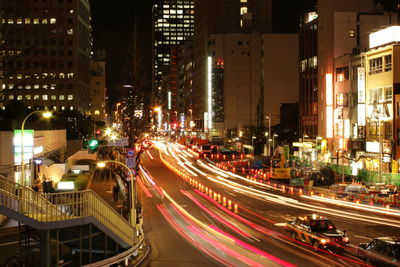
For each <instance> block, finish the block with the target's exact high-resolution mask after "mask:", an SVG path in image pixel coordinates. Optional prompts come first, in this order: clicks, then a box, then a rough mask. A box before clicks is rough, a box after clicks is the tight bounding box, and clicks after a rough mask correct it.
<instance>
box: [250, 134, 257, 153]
mask: <svg viewBox="0 0 400 267" xmlns="http://www.w3.org/2000/svg"><path fill="white" fill-rule="evenodd" d="M256 138H257V137H255V136H252V137H251V147H252V148H253V154H254V139H256Z"/></svg>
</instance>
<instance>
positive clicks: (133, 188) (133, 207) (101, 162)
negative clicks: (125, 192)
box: [96, 160, 136, 238]
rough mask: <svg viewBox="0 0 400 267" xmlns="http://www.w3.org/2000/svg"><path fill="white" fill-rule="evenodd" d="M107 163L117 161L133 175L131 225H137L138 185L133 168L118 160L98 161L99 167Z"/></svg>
mask: <svg viewBox="0 0 400 267" xmlns="http://www.w3.org/2000/svg"><path fill="white" fill-rule="evenodd" d="M106 163H117V164H119V165H121V166H122V167H124V168H125V169H127V170H128V173H129V176H130V177H131V218H130V220H131V225H133V226H136V212H135V206H136V185H135V181H136V178H135V175H134V174H133V172H132V170H131V169H130V168H129V167H128V166H126V165H125V164H124V163H122V162H120V161H117V160H104V161H99V162H97V164H96V165H97V167H99V168H104V167H105V166H106ZM134 238H136V232H135V237H134Z"/></svg>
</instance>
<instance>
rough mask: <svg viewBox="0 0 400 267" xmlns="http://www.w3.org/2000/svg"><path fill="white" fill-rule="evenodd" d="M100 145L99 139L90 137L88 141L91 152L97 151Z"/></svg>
mask: <svg viewBox="0 0 400 267" xmlns="http://www.w3.org/2000/svg"><path fill="white" fill-rule="evenodd" d="M98 147H99V141H97V140H96V139H90V140H89V141H88V151H89V153H95V152H96V151H97V148H98Z"/></svg>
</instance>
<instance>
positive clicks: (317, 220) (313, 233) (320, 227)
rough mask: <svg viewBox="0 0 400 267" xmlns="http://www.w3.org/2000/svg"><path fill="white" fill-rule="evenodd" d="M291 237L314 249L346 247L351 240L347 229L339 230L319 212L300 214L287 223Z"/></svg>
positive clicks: (286, 226)
mask: <svg viewBox="0 0 400 267" xmlns="http://www.w3.org/2000/svg"><path fill="white" fill-rule="evenodd" d="M285 228H286V231H287V232H289V235H290V237H291V238H293V239H295V240H300V241H302V242H305V243H307V244H309V245H311V246H313V247H314V249H316V250H317V249H318V248H324V249H327V248H329V249H344V248H345V247H347V246H349V244H350V241H349V238H348V237H347V235H346V231H340V230H337V229H336V227H335V225H334V224H333V223H332V222H331V221H330V220H329V219H328V218H326V217H324V216H319V215H317V214H311V215H306V216H298V217H296V218H294V219H293V220H291V221H288V222H287V223H286V225H285Z"/></svg>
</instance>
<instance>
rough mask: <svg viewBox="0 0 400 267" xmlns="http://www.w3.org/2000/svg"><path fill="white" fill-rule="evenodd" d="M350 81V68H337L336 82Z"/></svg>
mask: <svg viewBox="0 0 400 267" xmlns="http://www.w3.org/2000/svg"><path fill="white" fill-rule="evenodd" d="M348 79H349V68H348V67H341V68H336V81H337V82H343V81H346V80H348Z"/></svg>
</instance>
